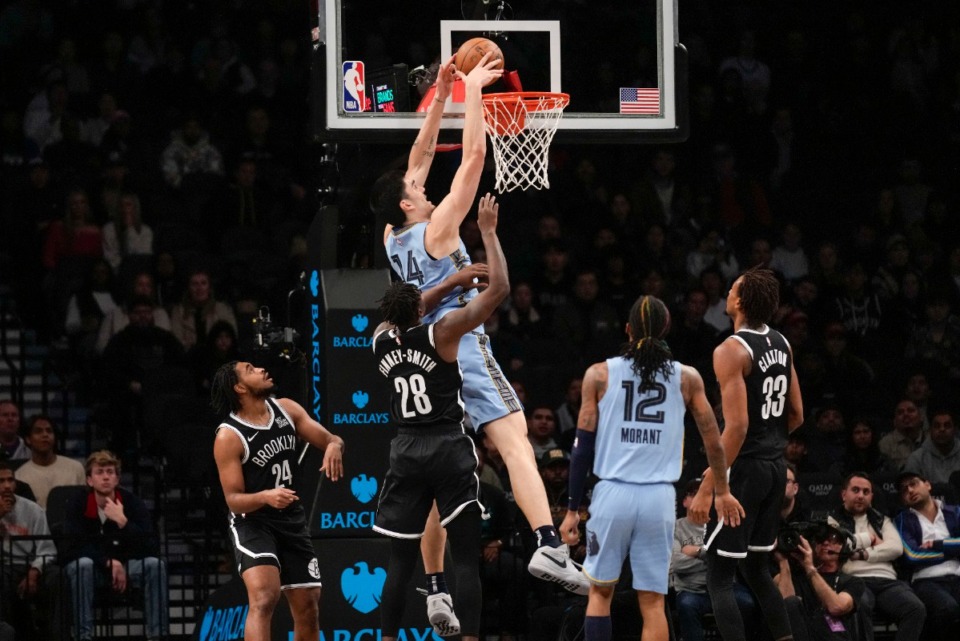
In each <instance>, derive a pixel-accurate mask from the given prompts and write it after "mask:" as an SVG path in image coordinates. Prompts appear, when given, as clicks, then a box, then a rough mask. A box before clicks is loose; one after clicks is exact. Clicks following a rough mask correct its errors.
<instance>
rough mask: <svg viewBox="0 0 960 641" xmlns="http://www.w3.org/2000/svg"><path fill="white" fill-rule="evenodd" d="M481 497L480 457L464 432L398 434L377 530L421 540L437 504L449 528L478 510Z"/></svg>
mask: <svg viewBox="0 0 960 641" xmlns="http://www.w3.org/2000/svg"><path fill="white" fill-rule="evenodd" d="M479 492H480V480H479V479H478V478H477V453H476V451H475V450H474V446H473V439H471V438H470V437H469V436H467V435H466V434H465V433H464V431H463V428H462V427H461V426H459V425H457V426H450V427H428V428H400V431H399V432H398V433H397V436H396V437H394V439H393V440H392V441H391V442H390V469H389V471H388V472H387V476H386V478H385V479H384V481H383V489H382V490H381V491H380V501H379V503H378V504H377V517H376V521H375V522H374V526H373V529H374V530H375V531H377V532H379V533H380V534H385V535H387V536H392V537H396V538H401V539H416V538H420V537H421V536H423V530H424V525H425V524H426V522H427V516H428V515H429V514H430V508H431V506H432V505H433V502H434V500H436V502H437V508H438V510H439V512H440V522H441V524H443V525H444V526H445V525H446V524H447V523H449V522H450V521H452V520H453V519H455V518H456V517H457V515H459V514H460V512H462V511H463V510H464V508H466V507H467V506H469V505H471V504H472V503H476V504H477V505H480V498H479ZM480 508H481V510H482V509H483V506H480Z"/></svg>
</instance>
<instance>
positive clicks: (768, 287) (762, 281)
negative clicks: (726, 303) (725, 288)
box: [737, 266, 780, 326]
mask: <svg viewBox="0 0 960 641" xmlns="http://www.w3.org/2000/svg"><path fill="white" fill-rule="evenodd" d="M737 294H738V295H739V296H740V309H742V310H743V314H744V316H746V317H747V324H748V325H750V326H757V325H762V324H764V323H767V322H769V320H770V319H771V318H773V314H774V313H775V312H776V311H777V308H778V307H779V306H780V282H779V281H778V280H777V277H776V276H774V274H773V271H771V270H769V269H764V268H763V267H759V266H758V267H751V268H750V269H748V270H747V271H745V272H743V274H742V275H741V276H740V291H739V292H737Z"/></svg>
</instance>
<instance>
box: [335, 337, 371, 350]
mask: <svg viewBox="0 0 960 641" xmlns="http://www.w3.org/2000/svg"><path fill="white" fill-rule="evenodd" d="M371 345H373V338H371V337H369V336H334V337H333V346H334V347H362V348H369V347H370V346H371Z"/></svg>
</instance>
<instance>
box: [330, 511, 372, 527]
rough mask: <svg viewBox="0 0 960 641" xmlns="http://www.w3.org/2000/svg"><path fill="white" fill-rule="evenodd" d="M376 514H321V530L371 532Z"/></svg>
mask: <svg viewBox="0 0 960 641" xmlns="http://www.w3.org/2000/svg"><path fill="white" fill-rule="evenodd" d="M376 517H377V514H376V512H373V511H370V512H321V513H320V529H321V530H369V529H370V528H372V527H373V522H374V520H375V519H376Z"/></svg>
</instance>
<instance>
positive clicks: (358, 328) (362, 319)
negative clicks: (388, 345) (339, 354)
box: [333, 313, 373, 348]
mask: <svg viewBox="0 0 960 641" xmlns="http://www.w3.org/2000/svg"><path fill="white" fill-rule="evenodd" d="M350 324H351V325H352V326H353V330H354V331H355V332H357V333H358V334H360V333H362V332H363V331H364V330H365V329H367V327H369V326H370V319H369V318H367V317H366V316H365V315H363V314H359V313H358V314H355V315H354V316H353V317H352V318H351V319H350ZM371 345H373V339H372V338H371V337H370V336H334V337H333V346H334V347H362V348H366V347H370V346H371Z"/></svg>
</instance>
